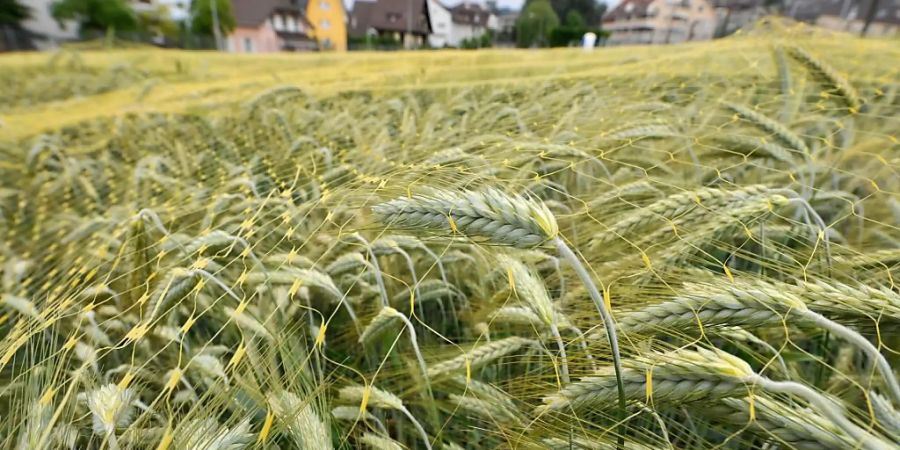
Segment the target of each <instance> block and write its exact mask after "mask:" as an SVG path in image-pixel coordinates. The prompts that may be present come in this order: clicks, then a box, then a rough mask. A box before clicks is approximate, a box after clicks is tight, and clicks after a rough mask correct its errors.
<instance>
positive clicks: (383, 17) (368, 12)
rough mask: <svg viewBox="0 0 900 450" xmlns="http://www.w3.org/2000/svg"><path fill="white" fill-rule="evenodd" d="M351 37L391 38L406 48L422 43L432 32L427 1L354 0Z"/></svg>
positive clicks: (351, 14)
mask: <svg viewBox="0 0 900 450" xmlns="http://www.w3.org/2000/svg"><path fill="white" fill-rule="evenodd" d="M349 33H350V36H351V37H355V38H365V37H367V36H368V37H390V38H392V39H394V40H396V41H397V42H400V43H401V44H402V45H403V46H404V47H406V48H415V47H421V46H423V45H425V42H426V39H427V38H428V35H429V34H431V33H432V29H431V21H430V19H429V9H428V4H427V0H375V1H363V0H357V1H356V2H354V3H353V11H351V12H350V31H349Z"/></svg>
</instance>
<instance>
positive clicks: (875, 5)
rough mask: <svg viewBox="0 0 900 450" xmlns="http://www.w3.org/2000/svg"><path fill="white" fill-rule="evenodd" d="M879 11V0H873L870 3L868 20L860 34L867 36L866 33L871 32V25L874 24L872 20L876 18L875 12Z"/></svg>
mask: <svg viewBox="0 0 900 450" xmlns="http://www.w3.org/2000/svg"><path fill="white" fill-rule="evenodd" d="M877 12H878V0H872V3H870V4H869V12H868V13H867V14H866V21H865V23H864V24H863V27H862V31H860V32H859V35H860V36H862V37H866V33H868V32H869V25H872V21H873V20H875V13H877Z"/></svg>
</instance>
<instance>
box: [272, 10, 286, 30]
mask: <svg viewBox="0 0 900 450" xmlns="http://www.w3.org/2000/svg"><path fill="white" fill-rule="evenodd" d="M272 27H274V28H275V31H282V30H284V17H282V16H281V14H275V16H274V17H272Z"/></svg>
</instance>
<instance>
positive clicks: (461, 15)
mask: <svg viewBox="0 0 900 450" xmlns="http://www.w3.org/2000/svg"><path fill="white" fill-rule="evenodd" d="M447 9H448V10H449V11H450V19H451V20H453V23H459V24H463V25H487V21H488V18H489V17H490V16H491V12H490V11H488V10H486V9H484V8H482V7H481V6H480V5H478V4H477V3H468V2H466V1H464V2H462V3H460V4H458V5H456V6H454V7H452V8H447Z"/></svg>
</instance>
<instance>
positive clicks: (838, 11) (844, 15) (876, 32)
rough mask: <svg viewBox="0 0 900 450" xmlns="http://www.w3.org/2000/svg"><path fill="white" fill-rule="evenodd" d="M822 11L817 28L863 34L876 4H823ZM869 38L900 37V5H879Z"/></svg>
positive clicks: (851, 0)
mask: <svg viewBox="0 0 900 450" xmlns="http://www.w3.org/2000/svg"><path fill="white" fill-rule="evenodd" d="M819 1H820V2H821V3H820V4H819V7H820V8H821V11H820V14H819V16H818V17H817V18H816V19H815V24H816V25H818V26H820V27H823V28H828V29H830V30H835V31H846V32H848V33H853V34H860V33H861V32H862V29H863V27H864V26H865V23H866V16H867V15H868V14H869V9H870V8H872V0H819ZM876 8H877V9H876V10H875V11H874V14H873V16H872V23H871V24H870V25H869V29H868V30H866V36H882V37H889V36H898V35H900V1H898V0H881V1H879V2H878V3H877V4H876Z"/></svg>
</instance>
